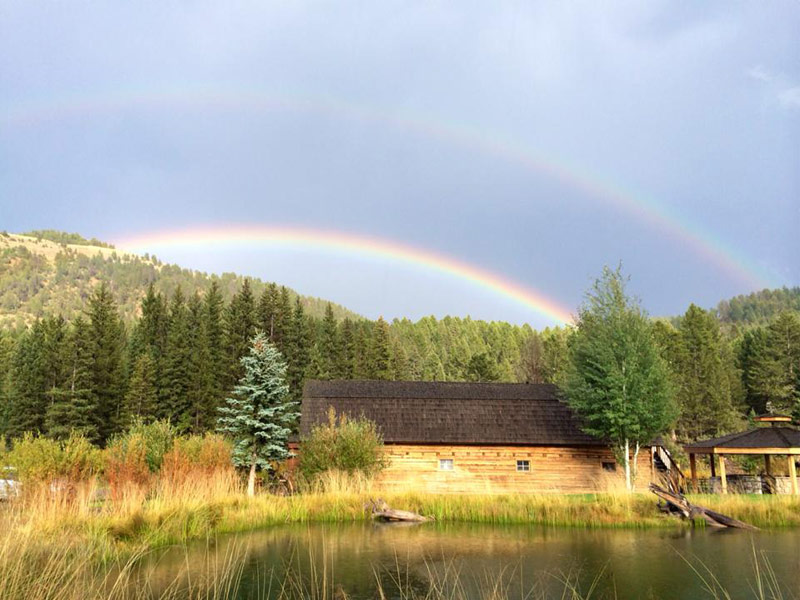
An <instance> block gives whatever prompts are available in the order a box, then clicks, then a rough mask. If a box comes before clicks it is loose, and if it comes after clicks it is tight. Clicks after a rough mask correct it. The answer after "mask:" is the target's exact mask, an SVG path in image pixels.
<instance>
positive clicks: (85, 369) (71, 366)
mask: <svg viewBox="0 0 800 600" xmlns="http://www.w3.org/2000/svg"><path fill="white" fill-rule="evenodd" d="M93 367H94V355H93V348H92V340H91V336H90V331H89V324H88V323H87V322H86V320H85V319H84V318H83V317H78V318H76V319H75V320H74V321H73V322H72V324H71V328H70V332H69V340H68V351H67V354H66V359H65V368H66V369H67V378H66V380H65V382H64V385H63V386H62V387H61V388H60V390H59V394H58V395H57V396H56V397H54V399H53V402H52V403H51V404H50V406H48V408H47V412H46V415H45V428H46V429H47V434H48V436H50V437H52V438H54V439H60V440H64V439H67V438H68V437H69V436H70V434H71V433H73V432H78V433H81V434H83V435H84V436H86V437H87V438H88V439H90V440H92V441H95V442H96V441H98V439H99V436H98V432H97V424H96V422H95V420H94V411H95V408H96V407H95V404H96V400H95V395H94V392H93V389H92V386H93V380H92V375H93Z"/></svg>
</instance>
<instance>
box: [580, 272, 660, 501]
mask: <svg viewBox="0 0 800 600" xmlns="http://www.w3.org/2000/svg"><path fill="white" fill-rule="evenodd" d="M625 283H626V281H625V279H624V278H623V276H622V274H621V272H620V269H619V268H618V269H617V270H615V271H612V270H611V269H609V268H608V267H606V268H605V269H604V270H603V275H602V277H601V278H600V279H598V280H597V282H595V284H594V287H593V289H592V292H591V293H589V294H587V297H586V302H585V303H584V305H583V306H582V307H581V309H580V311H579V314H578V322H577V324H576V331H575V333H574V334H573V336H572V338H571V339H570V358H571V361H570V367H569V371H568V376H567V385H566V393H567V399H568V402H569V404H570V406H572V408H573V410H575V412H576V413H577V414H578V415H580V416H581V418H582V420H583V423H584V426H583V428H584V430H585V431H586V432H587V433H589V434H590V435H593V436H595V437H597V438H598V439H605V440H608V441H609V442H611V444H612V447H613V448H614V449H615V451H616V454H617V457H618V459H620V460H621V462H622V463H623V465H624V467H625V482H626V485H627V487H628V490H632V489H633V482H634V480H635V476H636V472H635V469H636V464H637V459H638V454H639V449H640V448H641V446H642V445H643V444H649V443H650V442H651V441H652V439H653V437H654V436H656V435H658V434H659V433H662V432H664V431H665V430H666V429H667V428H668V427H669V426H670V425H671V423H672V420H673V418H674V416H675V408H674V404H673V401H672V393H671V390H670V385H669V372H668V370H667V365H666V364H665V362H664V360H663V359H662V358H661V356H660V355H659V353H658V349H657V347H656V345H655V343H654V341H653V338H652V330H651V327H650V324H649V322H648V320H647V316H646V314H645V313H644V311H643V310H642V309H641V307H639V305H638V304H636V303H635V302H633V301H632V300H630V299H629V298H628V296H627V295H626V293H625ZM631 447H633V457H631ZM631 465H633V467H631Z"/></svg>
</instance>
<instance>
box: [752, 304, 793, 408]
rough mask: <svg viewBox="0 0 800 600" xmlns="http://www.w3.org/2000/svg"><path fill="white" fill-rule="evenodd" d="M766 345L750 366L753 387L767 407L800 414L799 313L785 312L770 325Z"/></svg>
mask: <svg viewBox="0 0 800 600" xmlns="http://www.w3.org/2000/svg"><path fill="white" fill-rule="evenodd" d="M765 341H766V345H765V347H764V349H763V352H762V353H761V355H760V356H757V357H755V359H754V361H753V365H752V370H751V377H752V382H753V387H754V390H755V392H756V393H757V394H759V395H760V396H762V397H765V398H767V399H768V401H767V409H768V410H770V411H773V412H785V413H789V414H792V415H795V416H796V417H798V418H800V316H798V315H797V314H796V313H789V312H784V313H781V314H780V315H778V316H777V317H776V318H775V319H773V320H772V321H771V322H770V324H769V325H768V326H767V330H766V340H765Z"/></svg>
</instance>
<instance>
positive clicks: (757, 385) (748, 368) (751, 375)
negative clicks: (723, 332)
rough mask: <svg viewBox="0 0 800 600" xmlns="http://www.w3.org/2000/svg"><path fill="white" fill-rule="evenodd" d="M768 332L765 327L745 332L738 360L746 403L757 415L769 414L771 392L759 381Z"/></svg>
mask: <svg viewBox="0 0 800 600" xmlns="http://www.w3.org/2000/svg"><path fill="white" fill-rule="evenodd" d="M767 344H768V342H767V330H766V328H765V327H756V328H755V329H751V330H750V331H747V332H745V334H744V335H743V336H742V338H741V340H740V342H739V346H738V351H737V360H738V365H739V368H740V369H741V372H742V385H743V386H744V390H745V402H746V403H747V406H749V407H750V409H751V410H752V411H753V412H754V413H755V414H757V415H761V414H764V413H766V412H767V403H768V402H769V396H768V394H769V390H768V389H767V388H766V387H765V386H762V385H761V381H760V379H759V370H760V365H761V364H762V363H763V361H765V360H767V359H766V354H767Z"/></svg>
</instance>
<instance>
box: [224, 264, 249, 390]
mask: <svg viewBox="0 0 800 600" xmlns="http://www.w3.org/2000/svg"><path fill="white" fill-rule="evenodd" d="M255 333H256V308H255V300H254V298H253V291H252V290H251V289H250V280H249V279H245V280H244V282H243V283H242V287H241V289H240V290H239V292H238V293H236V294H234V296H233V298H232V299H231V302H230V304H229V305H228V308H227V310H226V312H225V348H226V353H227V357H226V359H227V362H228V376H227V378H226V385H225V389H231V387H232V386H233V385H234V384H235V383H236V382H237V381H238V380H239V379H241V377H242V376H243V375H244V370H243V369H244V367H243V366H242V364H241V359H242V357H243V356H244V355H245V354H247V351H248V348H249V345H250V340H251V339H252V338H253V336H254V335H255Z"/></svg>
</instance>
